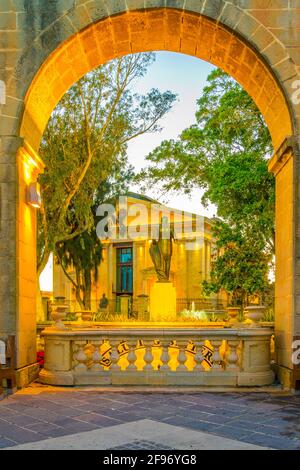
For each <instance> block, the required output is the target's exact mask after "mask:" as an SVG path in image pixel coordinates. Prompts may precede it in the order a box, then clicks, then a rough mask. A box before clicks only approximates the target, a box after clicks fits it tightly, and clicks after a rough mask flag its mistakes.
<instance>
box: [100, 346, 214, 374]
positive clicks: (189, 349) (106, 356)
mask: <svg viewBox="0 0 300 470" xmlns="http://www.w3.org/2000/svg"><path fill="white" fill-rule="evenodd" d="M161 347H162V345H161V342H160V341H159V340H154V341H153V348H154V350H157V349H159V348H161ZM169 349H170V354H171V356H170V360H172V361H174V356H173V359H172V351H173V352H174V351H176V350H177V351H178V352H177V353H176V354H178V353H179V350H180V347H179V346H178V344H177V342H176V340H171V341H170V343H169ZM140 350H145V344H144V342H143V340H138V341H137V343H136V347H135V348H134V351H135V352H137V353H138V351H140ZM129 351H130V347H129V345H128V343H127V341H126V340H122V341H121V342H120V343H119V344H118V345H117V353H118V361H119V360H120V359H122V358H125V359H126V357H127V355H128V353H129ZM185 353H186V356H187V359H188V358H189V357H194V356H195V355H196V353H197V346H196V344H195V342H194V341H192V340H189V341H188V343H187V345H186V347H185ZM111 354H112V347H111V345H110V344H109V342H104V343H103V344H102V346H101V355H102V360H101V362H100V364H101V365H102V366H103V367H105V368H106V369H109V368H110V367H111V365H112V360H111ZM201 356H202V365H206V367H207V368H211V367H212V365H213V348H212V347H211V345H210V344H208V343H207V342H206V343H205V344H203V345H201ZM158 358H159V356H158ZM175 362H176V359H175Z"/></svg>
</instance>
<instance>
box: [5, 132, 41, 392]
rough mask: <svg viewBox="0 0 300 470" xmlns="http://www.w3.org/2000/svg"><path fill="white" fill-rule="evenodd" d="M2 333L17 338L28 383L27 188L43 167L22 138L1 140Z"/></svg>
mask: <svg viewBox="0 0 300 470" xmlns="http://www.w3.org/2000/svg"><path fill="white" fill-rule="evenodd" d="M0 152H1V160H0V161H1V164H0V190H1V192H0V204H1V205H0V207H1V210H0V224H1V225H0V308H1V315H0V335H5V336H6V335H8V334H14V335H15V336H16V366H17V380H18V384H19V385H20V386H22V385H25V384H26V383H28V382H29V381H30V380H31V379H32V378H33V377H34V374H35V373H36V372H37V367H36V292H37V275H36V211H37V209H34V208H33V207H31V206H29V205H28V204H27V202H26V187H27V185H28V184H29V183H32V182H35V181H36V179H37V176H38V174H39V173H40V172H41V171H42V170H43V164H42V162H41V160H40V159H39V157H38V155H37V154H36V153H35V152H34V151H33V150H32V149H31V148H30V146H29V145H28V144H26V143H25V142H23V141H22V139H20V138H15V137H4V138H3V137H2V138H1V149H0Z"/></svg>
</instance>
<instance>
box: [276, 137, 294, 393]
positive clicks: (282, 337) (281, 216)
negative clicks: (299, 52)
mask: <svg viewBox="0 0 300 470" xmlns="http://www.w3.org/2000/svg"><path fill="white" fill-rule="evenodd" d="M298 149H299V143H298V142H297V138H296V137H288V138H287V139H286V140H285V141H284V142H283V144H282V145H281V147H280V148H279V149H278V150H277V152H276V153H275V155H274V156H273V158H272V159H271V161H270V163H269V170H270V171H272V172H273V173H274V175H275V177H276V244H275V247H276V248H275V252H276V284H275V348H276V365H277V373H278V376H279V379H280V381H281V383H282V384H283V385H284V386H286V387H288V388H295V386H296V380H300V369H299V366H298V367H297V365H295V364H293V361H292V353H293V341H294V340H295V339H297V337H299V335H300V204H299V198H300V191H299V187H300V186H299V176H298V173H299V150H298Z"/></svg>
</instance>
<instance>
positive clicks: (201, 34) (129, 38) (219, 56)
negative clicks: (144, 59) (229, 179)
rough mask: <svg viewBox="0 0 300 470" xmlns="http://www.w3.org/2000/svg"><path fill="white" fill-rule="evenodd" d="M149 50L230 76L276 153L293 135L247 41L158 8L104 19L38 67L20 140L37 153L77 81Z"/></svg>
mask: <svg viewBox="0 0 300 470" xmlns="http://www.w3.org/2000/svg"><path fill="white" fill-rule="evenodd" d="M150 50H167V51H173V52H181V53H184V54H188V55H192V56H195V57H198V58H200V59H203V60H206V61H208V62H211V63H212V64H214V65H216V66H218V67H221V68H222V69H223V70H225V71H226V72H227V73H229V74H230V75H231V76H232V77H233V78H235V79H236V80H237V81H238V82H239V83H240V84H241V85H242V86H243V87H244V89H245V90H246V91H247V92H248V93H249V94H250V96H252V98H253V99H254V101H255V102H256V104H257V106H258V108H259V109H260V111H261V113H262V114H263V116H264V118H265V120H266V123H267V125H268V127H269V130H270V133H271V135H272V140H273V145H274V148H275V149H277V148H278V147H279V146H280V144H281V143H282V142H283V141H284V139H285V138H286V136H289V135H292V134H293V129H292V121H291V116H290V112H289V108H288V105H287V102H286V100H285V97H284V94H283V91H282V89H281V87H280V86H279V84H278V83H277V81H276V79H275V78H274V76H273V74H272V73H271V72H270V70H269V69H268V67H267V66H266V65H265V63H264V62H263V60H262V59H261V58H260V56H259V55H258V53H256V52H255V51H253V49H252V48H250V47H249V46H248V45H247V43H246V42H245V41H243V40H242V39H241V38H239V37H238V36H237V35H236V34H235V33H234V32H232V31H230V30H228V29H227V28H225V27H224V26H222V25H221V24H220V23H217V22H214V21H213V20H210V19H208V18H206V17H204V16H201V15H199V14H196V13H190V12H187V11H182V10H176V9H169V8H168V9H167V8H161V9H159V8H156V9H153V10H141V11H134V12H126V13H122V14H120V15H116V16H113V17H109V18H106V19H104V20H101V21H99V22H97V23H94V24H91V25H90V26H88V27H87V28H86V29H84V30H83V31H81V32H79V33H77V34H75V35H74V36H72V37H71V38H70V39H68V40H67V41H65V42H64V43H62V44H61V46H60V47H59V48H57V49H56V50H55V51H54V52H53V53H52V54H51V55H50V56H49V57H48V59H47V60H46V62H45V63H44V64H43V65H42V67H41V68H40V70H39V72H38V73H37V75H36V77H35V79H34V80H33V82H32V84H31V86H30V88H29V90H28V92H27V95H26V99H25V109H24V114H23V119H22V124H21V136H22V137H24V138H25V140H26V141H27V142H29V143H30V145H31V146H32V147H33V148H34V149H35V150H38V148H39V144H40V140H41V137H42V134H43V132H44V129H45V127H46V125H47V122H48V120H49V117H50V115H51V113H52V111H53V109H54V107H55V106H56V104H57V103H58V101H59V100H60V98H61V97H62V96H63V95H64V93H65V92H66V91H67V90H68V89H69V88H70V87H71V86H72V85H73V84H74V83H75V82H76V81H77V80H78V79H79V78H81V77H82V76H83V75H85V74H86V73H87V72H89V71H90V70H92V69H93V68H95V67H97V66H99V65H101V64H103V63H105V62H107V61H108V60H111V59H113V58H116V57H119V56H122V55H126V54H130V53H135V52H146V51H150Z"/></svg>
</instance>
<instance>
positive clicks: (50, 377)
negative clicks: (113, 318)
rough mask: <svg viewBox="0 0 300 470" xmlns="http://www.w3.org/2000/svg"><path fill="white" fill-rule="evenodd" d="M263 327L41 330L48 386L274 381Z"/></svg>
mask: <svg viewBox="0 0 300 470" xmlns="http://www.w3.org/2000/svg"><path fill="white" fill-rule="evenodd" d="M272 334H273V331H272V329H268V328H260V327H258V328H240V329H233V328H232V329H231V328H224V329H209V328H188V327H185V328H178V327H177V328H171V327H169V328H167V327H166V328H163V327H159V326H156V327H148V328H145V329H142V328H139V327H135V328H127V329H126V328H125V327H124V328H111V329H109V330H104V329H103V328H101V327H98V330H97V328H95V327H94V328H85V329H76V328H73V329H72V330H71V329H70V330H62V331H57V330H55V329H53V328H48V329H46V330H44V332H43V333H42V335H43V336H44V339H45V368H44V369H42V371H41V373H40V380H41V382H42V383H45V384H49V385H160V386H165V385H183V386H187V385H190V386H191V385H193V386H194V385H207V386H225V387H226V386H231V387H232V386H233V387H235V386H262V385H270V384H272V382H273V380H274V373H273V372H272V370H271V361H270V349H271V348H270V340H271V336H272Z"/></svg>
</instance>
